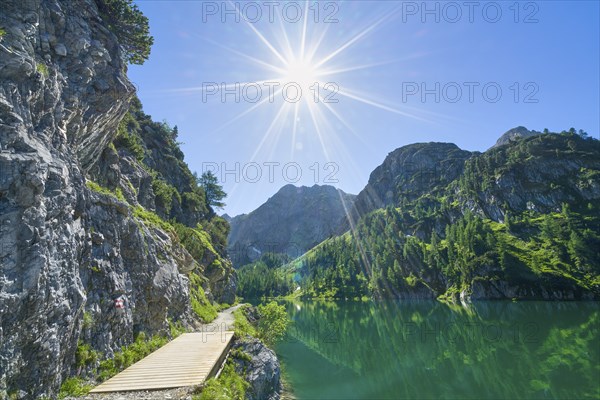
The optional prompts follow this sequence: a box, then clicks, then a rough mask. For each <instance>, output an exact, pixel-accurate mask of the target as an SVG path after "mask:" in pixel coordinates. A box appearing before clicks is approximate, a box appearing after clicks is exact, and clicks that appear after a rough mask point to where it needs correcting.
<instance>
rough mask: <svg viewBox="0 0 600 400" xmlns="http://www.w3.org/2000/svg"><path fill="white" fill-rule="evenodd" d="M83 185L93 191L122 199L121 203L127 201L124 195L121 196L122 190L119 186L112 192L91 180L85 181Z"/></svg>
mask: <svg viewBox="0 0 600 400" xmlns="http://www.w3.org/2000/svg"><path fill="white" fill-rule="evenodd" d="M85 186H87V188H88V189H90V190H91V191H93V192H96V193H100V194H104V195H107V196H112V197H114V198H115V199H117V200H119V201H122V202H123V203H127V200H125V196H123V192H121V189H120V188H117V190H115V191H114V192H113V191H112V190H110V189H108V188H105V187H104V186H100V185H98V184H97V183H96V182H93V181H87V182H86V183H85Z"/></svg>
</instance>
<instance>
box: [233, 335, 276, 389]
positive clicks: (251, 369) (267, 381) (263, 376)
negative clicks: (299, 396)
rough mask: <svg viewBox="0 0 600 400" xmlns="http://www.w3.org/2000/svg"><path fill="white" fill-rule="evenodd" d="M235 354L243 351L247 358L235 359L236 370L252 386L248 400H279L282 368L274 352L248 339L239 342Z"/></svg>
mask: <svg viewBox="0 0 600 400" xmlns="http://www.w3.org/2000/svg"><path fill="white" fill-rule="evenodd" d="M232 349H233V352H234V353H235V351H236V350H237V351H241V352H243V354H245V355H247V358H235V359H234V362H235V369H236V372H238V373H239V374H240V375H242V376H243V377H244V378H245V380H246V381H247V382H248V383H249V384H250V387H249V388H248V389H247V391H246V399H247V400H279V399H280V395H281V390H282V386H281V367H280V365H279V360H278V359H277V356H276V355H275V353H274V352H273V350H271V349H269V348H268V347H267V346H265V345H264V344H263V343H262V342H261V341H260V340H258V339H255V338H250V337H247V338H246V339H244V340H238V341H236V343H235V344H234V345H233V347H232Z"/></svg>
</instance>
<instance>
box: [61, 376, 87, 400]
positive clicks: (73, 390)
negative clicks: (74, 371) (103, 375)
mask: <svg viewBox="0 0 600 400" xmlns="http://www.w3.org/2000/svg"><path fill="white" fill-rule="evenodd" d="M93 388H94V386H92V385H90V384H88V383H87V382H86V381H84V380H83V379H81V378H77V377H73V378H68V379H66V380H65V381H64V382H63V384H62V385H61V387H60V392H59V393H58V398H59V399H64V398H65V397H69V396H73V397H77V396H84V395H86V394H88V393H89V391H90V390H92V389H93Z"/></svg>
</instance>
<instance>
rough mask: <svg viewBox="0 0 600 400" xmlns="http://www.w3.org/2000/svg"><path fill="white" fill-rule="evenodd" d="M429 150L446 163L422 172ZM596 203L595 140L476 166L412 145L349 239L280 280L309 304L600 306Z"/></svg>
mask: <svg viewBox="0 0 600 400" xmlns="http://www.w3.org/2000/svg"><path fill="white" fill-rule="evenodd" d="M424 149H428V151H429V153H431V154H438V155H440V156H438V157H437V158H436V159H432V158H431V157H428V162H427V163H426V164H425V168H424V169H420V168H415V167H414V164H415V163H414V161H413V160H414V159H415V157H416V155H417V154H419V153H423V152H424V151H425V150H424ZM444 149H452V151H451V152H450V153H448V151H446V152H444ZM448 154H454V155H458V157H456V156H454V157H449V156H448ZM449 159H450V161H448V160H449ZM391 171H393V172H391ZM433 171H438V172H435V173H434V172H433ZM424 172H425V173H426V177H427V178H425V177H423V173H424ZM382 177H384V178H382ZM366 198H368V199H371V200H369V201H365V200H362V199H366ZM372 199H375V200H372ZM599 200H600V142H599V141H597V140H594V139H591V138H583V137H581V136H579V135H576V134H573V133H568V132H563V133H561V134H545V135H536V136H530V137H526V138H520V139H519V138H516V140H511V141H509V143H507V144H506V145H501V146H498V147H494V148H492V149H490V150H488V151H487V152H485V153H472V154H468V153H466V152H465V153H462V152H461V151H460V150H458V148H455V146H454V145H440V144H437V143H429V144H417V145H409V146H405V147H403V148H401V149H398V150H396V151H394V152H392V153H390V155H389V156H388V158H387V159H386V160H385V161H384V163H383V164H382V166H381V167H379V168H378V169H376V170H375V171H374V172H373V174H372V175H371V179H370V181H369V184H368V185H367V188H366V189H365V191H363V192H361V194H359V196H358V199H357V202H356V203H357V209H358V211H359V212H362V213H366V214H364V216H362V218H361V219H360V222H359V223H358V224H357V226H356V228H355V229H354V230H353V231H349V232H347V233H346V234H344V235H342V236H339V237H335V238H331V239H328V240H326V241H324V242H323V243H321V244H319V245H318V246H316V247H315V248H314V249H312V250H311V251H309V252H308V253H307V254H306V255H304V256H302V257H300V258H299V259H297V260H295V261H293V262H292V263H290V264H288V265H286V266H284V267H283V269H282V270H283V271H286V272H287V275H288V276H289V275H290V274H293V275H295V277H296V280H297V281H299V282H301V285H302V287H303V294H304V295H307V296H325V297H342V298H343V297H358V296H363V295H374V296H379V297H396V298H398V297H399V298H435V297H439V296H443V297H450V298H455V299H457V298H458V297H459V296H461V297H462V298H471V299H484V298H487V299H501V298H527V299H531V298H540V299H578V298H588V299H591V298H599V297H600V201H599ZM364 205H367V206H364ZM373 206H375V207H377V206H379V207H380V208H378V209H376V210H374V211H371V212H368V210H369V208H370V207H373ZM381 206H385V208H381Z"/></svg>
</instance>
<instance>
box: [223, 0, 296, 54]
mask: <svg viewBox="0 0 600 400" xmlns="http://www.w3.org/2000/svg"><path fill="white" fill-rule="evenodd" d="M228 2H229V4H231V5H233V6H234V7H235V10H236V11H237V13H238V14H239V15H240V17H241V18H242V19H243V20H244V22H246V25H248V26H249V27H250V29H252V32H254V34H255V35H256V36H257V37H258V38H259V39H260V41H261V42H263V44H264V45H265V46H267V48H268V49H269V50H271V52H272V53H273V54H274V55H275V56H276V57H277V58H279V59H280V60H281V62H282V63H283V65H287V64H288V61H287V60H286V59H285V57H283V56H282V55H281V54H280V53H279V52H278V51H277V49H276V48H275V47H274V46H273V45H272V44H271V42H269V41H268V40H267V38H265V37H264V36H263V34H262V33H260V32H259V31H258V29H256V27H254V25H252V24H251V23H250V22H249V21H248V20H247V19H246V18H245V17H244V16H243V15H242V13H241V12H240V10H239V9H238V7H237V5H235V4H233V3H232V2H231V0H229V1H228Z"/></svg>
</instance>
